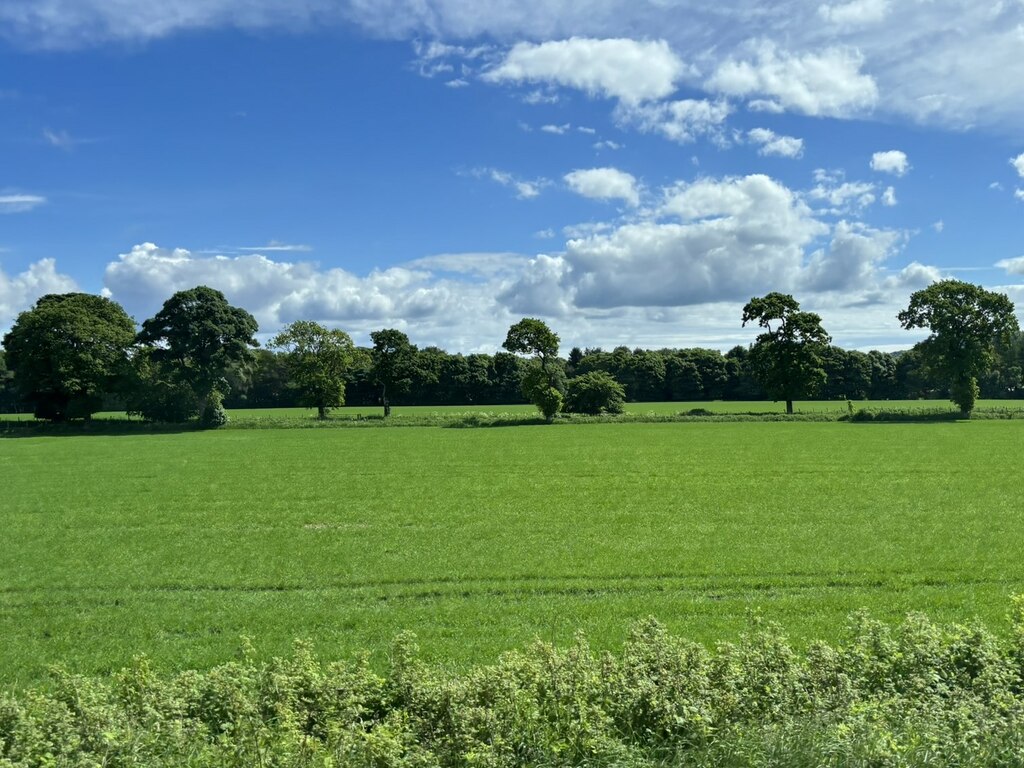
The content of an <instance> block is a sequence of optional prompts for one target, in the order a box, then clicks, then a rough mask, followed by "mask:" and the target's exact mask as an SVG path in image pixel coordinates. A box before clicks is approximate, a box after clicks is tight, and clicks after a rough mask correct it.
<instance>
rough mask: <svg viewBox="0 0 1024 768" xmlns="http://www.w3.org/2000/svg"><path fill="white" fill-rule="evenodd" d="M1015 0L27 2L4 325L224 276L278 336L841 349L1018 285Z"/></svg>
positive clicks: (885, 340) (12, 152)
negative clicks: (302, 323)
mask: <svg viewBox="0 0 1024 768" xmlns="http://www.w3.org/2000/svg"><path fill="white" fill-rule="evenodd" d="M1021 50H1024V2H1021V0H1003V2H981V3H979V2H976V1H975V2H967V1H966V0H930V2H923V0H905V1H904V2H896V1H895V0H852V1H848V2H831V3H828V2H826V3H822V2H795V1H794V0H790V1H785V0H782V1H780V0H775V1H774V2H762V1H761V0H737V1H736V2H732V3H726V4H723V5H722V6H721V7H718V8H713V9H711V10H708V7H707V4H706V3H698V2H696V1H695V0H685V1H684V0H678V1H677V2H671V1H670V0H658V2H654V1H653V0H647V1H645V0H631V1H629V2H627V1H626V0H579V2H574V3H553V2H541V1H540V0H521V1H520V2H507V1H504V2H503V1H500V0H477V1H476V2H471V1H470V0H377V1H376V2H369V0H248V1H247V2H242V1H241V0H163V1H162V2H156V1H155V0H135V1H134V2H132V3H125V2H121V1H120V0H8V1H7V2H5V3H4V4H3V5H2V6H0V330H2V329H5V328H7V327H9V325H10V323H11V322H12V321H13V319H14V317H15V316H16V315H17V313H18V312H19V311H22V310H24V309H26V308H28V307H29V306H31V304H32V303H33V302H34V300H35V299H36V298H38V296H40V295H42V294H43V293H47V292H54V291H66V290H84V291H90V292H101V291H102V292H104V293H105V294H106V295H109V296H111V297H112V298H114V299H116V300H118V301H120V302H121V303H122V304H123V305H124V306H125V307H126V309H127V310H128V311H129V312H130V313H131V314H132V315H133V316H134V317H135V318H136V319H137V320H139V321H141V320H143V319H145V318H146V317H149V316H150V315H152V314H153V313H154V312H155V311H156V310H157V309H158V308H159V306H160V304H161V303H162V302H163V300H164V299H166V298H167V297H168V296H169V295H170V294H171V293H172V292H173V291H175V290H179V289H183V288H188V287H191V286H193V285H196V284H199V283H205V284H208V285H212V286H214V287H217V288H219V289H221V290H223V291H224V292H225V294H226V295H227V296H228V298H229V299H230V300H231V301H232V302H234V303H236V304H239V305H241V306H244V307H246V308H247V309H249V310H250V311H251V312H253V314H254V315H256V317H257V319H258V320H259V321H260V326H261V331H262V332H263V333H264V334H270V333H273V332H274V331H275V330H276V329H277V328H279V327H280V326H281V325H282V324H284V323H287V322H290V321H292V320H295V319H315V320H318V321H321V322H324V323H325V324H328V325H331V326H336V327H340V328H343V329H345V330H347V331H349V332H350V333H351V334H352V335H353V337H354V338H355V339H356V340H357V342H359V343H366V341H367V339H368V334H369V332H370V331H371V330H375V329H378V328H383V327H399V328H402V329H404V330H405V331H406V332H407V333H409V335H410V336H411V337H412V339H413V340H414V341H415V342H417V343H420V344H421V345H426V344H437V345H440V346H443V347H445V348H447V349H450V350H452V351H463V352H470V351H487V352H493V351H494V350H495V349H497V348H498V346H499V345H500V343H501V341H502V340H503V339H504V333H505V330H507V328H508V326H509V325H510V324H511V323H512V322H515V321H516V320H517V319H519V318H520V317H522V316H524V315H531V316H539V317H543V318H545V319H546V320H548V321H549V322H550V324H551V325H552V327H553V328H555V330H556V331H558V332H559V333H560V335H561V336H562V339H563V343H564V344H565V345H566V346H567V347H568V346H571V345H575V344H578V345H580V346H588V345H590V346H593V345H603V346H605V347H612V346H615V345H618V344H627V345H629V346H646V347H661V346H691V345H701V346H713V347H719V348H723V349H724V348H728V347H730V346H732V345H734V344H737V343H747V342H749V341H750V340H751V339H752V338H753V335H754V334H753V333H752V331H751V330H750V329H743V328H741V327H740V323H739V317H740V308H741V306H742V304H743V303H744V302H745V301H746V300H747V299H749V298H750V297H751V296H753V295H760V294H763V293H766V292H768V291H771V290H781V291H785V292H790V293H793V294H794V295H795V296H796V297H797V298H798V299H799V300H800V301H801V302H802V303H803V305H804V306H805V307H806V308H809V309H813V310H815V311H818V312H819V313H820V314H821V315H822V317H823V319H824V321H825V326H826V328H827V329H828V330H829V332H830V333H831V334H832V336H833V337H834V339H835V341H836V342H837V343H839V344H842V345H844V346H848V347H857V348H863V349H868V348H883V349H894V348H900V347H906V346H908V345H909V344H911V343H913V341H915V340H916V339H917V338H920V336H919V335H917V336H915V335H912V334H909V333H907V332H904V331H902V330H901V329H900V328H899V325H898V323H897V322H896V319H895V314H896V312H897V311H899V309H900V308H902V307H903V306H905V305H906V302H907V298H908V297H909V294H910V293H911V292H912V291H913V290H916V289H918V288H921V287H924V286H925V285H927V284H928V283H929V282H931V281H933V280H935V279H940V278H942V277H958V278H960V279H965V280H970V281H972V282H978V283H981V284H984V285H986V286H988V287H992V288H998V289H999V290H1003V291H1006V292H1007V293H1008V294H1009V295H1010V296H1011V298H1013V299H1014V300H1016V301H1018V302H1020V301H1022V300H1024V191H1022V190H1024V57H1021V56H1020V51H1021Z"/></svg>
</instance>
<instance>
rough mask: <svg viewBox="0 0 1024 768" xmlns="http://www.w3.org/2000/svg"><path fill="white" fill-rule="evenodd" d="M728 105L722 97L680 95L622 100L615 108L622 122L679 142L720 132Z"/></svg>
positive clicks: (618, 118)
mask: <svg viewBox="0 0 1024 768" xmlns="http://www.w3.org/2000/svg"><path fill="white" fill-rule="evenodd" d="M730 111H731V109H730V107H729V104H728V103H727V102H725V101H708V100H707V99H680V100H679V101H667V102H659V103H648V104H621V105H619V107H618V108H616V110H615V118H616V121H617V122H618V123H619V125H621V126H624V127H625V126H634V127H636V128H637V129H639V130H640V131H642V132H644V133H660V134H661V135H663V136H664V137H665V138H667V139H670V140H671V141H675V142H678V143H680V144H688V143H690V142H692V141H695V140H696V139H697V138H698V137H700V136H707V135H715V134H717V133H719V132H720V131H721V129H722V126H723V124H724V123H725V120H726V118H727V117H728V116H729V113H730Z"/></svg>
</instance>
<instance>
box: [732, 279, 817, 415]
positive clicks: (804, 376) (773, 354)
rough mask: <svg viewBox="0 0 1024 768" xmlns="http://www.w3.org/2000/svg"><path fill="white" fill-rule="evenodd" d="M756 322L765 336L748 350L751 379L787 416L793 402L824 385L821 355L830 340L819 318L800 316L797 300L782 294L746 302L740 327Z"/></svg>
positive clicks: (812, 315)
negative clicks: (780, 402)
mask: <svg viewBox="0 0 1024 768" xmlns="http://www.w3.org/2000/svg"><path fill="white" fill-rule="evenodd" d="M755 320H756V321H757V324H758V325H759V326H760V327H761V328H764V329H765V332H764V333H762V334H761V335H759V336H758V337H757V339H756V340H755V342H754V346H753V348H752V349H751V350H750V364H751V369H752V371H753V373H754V377H755V378H756V379H757V380H758V381H759V382H760V383H761V385H762V386H763V387H764V388H765V390H767V392H768V394H770V395H771V396H772V397H773V398H775V399H776V400H785V401H786V413H793V401H794V400H796V399H798V398H802V397H809V396H811V395H813V394H814V393H815V392H816V391H817V390H818V388H819V387H820V386H821V384H822V383H823V382H824V380H825V370H824V367H823V365H822V353H823V352H824V350H825V347H826V345H827V344H828V343H829V342H830V341H831V340H832V339H831V338H830V337H829V335H828V334H827V333H825V329H824V328H822V327H821V317H819V316H818V315H816V314H815V313H814V312H801V311H800V304H799V303H798V302H797V301H796V299H794V298H793V297H792V296H790V295H788V294H785V293H775V292H772V293H769V294H768V295H767V296H763V297H761V298H753V299H751V300H750V301H749V302H747V305H746V306H745V307H743V325H744V326H746V324H747V323H749V322H753V321H755ZM773 323H774V324H775V328H772V324H773Z"/></svg>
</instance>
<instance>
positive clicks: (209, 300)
mask: <svg viewBox="0 0 1024 768" xmlns="http://www.w3.org/2000/svg"><path fill="white" fill-rule="evenodd" d="M257 329H258V325H257V323H256V319H255V318H254V317H253V316H252V315H251V314H249V313H248V312H246V311H245V310H244V309H241V308H239V307H233V306H231V304H229V303H228V301H227V299H226V298H225V297H224V294H223V293H221V292H220V291H217V290H214V289H213V288H208V287H207V286H205V285H200V286H198V287H196V288H192V289H189V290H187V291H178V292H177V293H175V294H174V295H173V296H171V298H169V299H168V300H167V301H165V302H164V305H163V308H161V310H160V311H159V312H157V313H156V315H155V316H153V317H152V318H150V319H149V320H147V321H146V322H144V323H143V324H142V330H141V331H140V332H139V335H138V342H139V343H140V344H142V345H145V347H146V348H145V349H144V350H143V352H142V353H141V354H140V355H139V357H138V359H137V369H138V371H139V378H140V382H141V383H140V384H139V387H138V389H139V390H140V391H139V392H138V393H137V394H138V398H137V400H138V402H137V404H136V406H135V407H134V408H133V410H135V411H136V412H138V413H141V414H142V415H143V416H145V417H147V418H152V419H155V420H158V421H184V420H185V419H187V418H190V417H191V416H194V415H196V414H197V413H202V412H203V411H204V410H205V409H206V406H207V405H209V404H210V403H211V402H213V401H219V399H220V398H221V397H223V396H225V395H226V394H227V393H228V391H229V389H230V387H229V385H228V378H229V376H230V374H231V373H232V371H233V369H237V368H239V367H244V366H246V365H247V364H249V363H250V362H251V361H252V360H253V353H252V350H251V347H256V346H258V342H257V341H256V339H255V334H256V331H257Z"/></svg>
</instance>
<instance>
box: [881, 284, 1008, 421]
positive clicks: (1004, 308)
mask: <svg viewBox="0 0 1024 768" xmlns="http://www.w3.org/2000/svg"><path fill="white" fill-rule="evenodd" d="M898 318H899V321H900V325H902V326H903V327H904V328H906V329H908V330H909V329H911V328H927V329H929V330H930V331H931V336H929V337H928V338H927V339H925V341H923V342H922V343H921V344H919V345H918V348H919V349H920V350H921V353H922V356H923V359H924V361H925V364H926V365H927V367H928V369H929V370H930V371H932V372H933V373H934V374H935V375H936V376H939V377H941V378H942V379H943V380H945V381H947V382H948V383H949V388H950V399H951V400H952V401H953V402H954V403H956V404H957V405H958V406H960V411H961V413H963V415H964V416H966V417H969V416H970V414H971V411H972V410H974V403H975V401H977V399H978V378H979V377H980V376H982V375H983V374H985V372H986V371H987V370H988V368H989V366H990V365H991V364H992V363H993V361H994V356H995V347H996V344H999V343H1001V344H1008V343H1009V342H1010V340H1011V338H1012V336H1013V334H1014V333H1015V332H1016V331H1018V330H1019V328H1018V325H1017V318H1016V316H1015V315H1014V307H1013V302H1012V301H1010V299H1009V298H1008V297H1007V296H1006V295H1005V294H1002V293H995V292H993V291H986V290H985V289H984V288H982V287H981V286H980V285H972V284H971V283H965V282H962V281H960V280H940V281H938V282H936V283H932V284H931V285H930V286H928V287H927V288H924V289H922V290H920V291H915V292H914V293H913V294H911V296H910V305H909V306H908V307H907V308H906V309H905V310H903V311H902V312H900V313H899V315H898Z"/></svg>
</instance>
